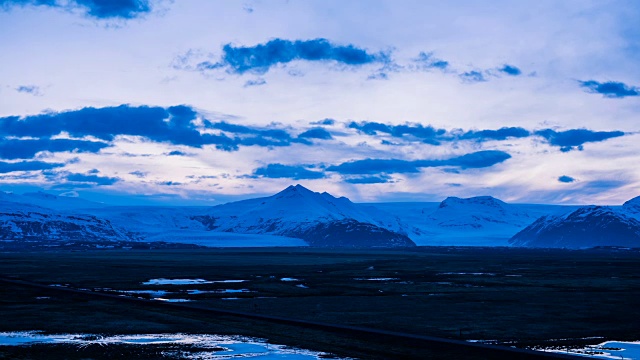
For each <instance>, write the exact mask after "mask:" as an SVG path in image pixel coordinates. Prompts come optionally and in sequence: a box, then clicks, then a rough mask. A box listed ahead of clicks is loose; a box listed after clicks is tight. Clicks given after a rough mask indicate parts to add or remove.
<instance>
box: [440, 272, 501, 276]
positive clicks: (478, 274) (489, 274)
mask: <svg viewBox="0 0 640 360" xmlns="http://www.w3.org/2000/svg"><path fill="white" fill-rule="evenodd" d="M436 275H473V276H482V275H486V276H496V274H494V273H485V272H443V273H437V274H436Z"/></svg>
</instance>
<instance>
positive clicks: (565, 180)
mask: <svg viewBox="0 0 640 360" xmlns="http://www.w3.org/2000/svg"><path fill="white" fill-rule="evenodd" d="M558 181H559V182H561V183H572V182H574V181H576V179H574V178H572V177H571V176H567V175H562V176H560V177H559V178H558Z"/></svg>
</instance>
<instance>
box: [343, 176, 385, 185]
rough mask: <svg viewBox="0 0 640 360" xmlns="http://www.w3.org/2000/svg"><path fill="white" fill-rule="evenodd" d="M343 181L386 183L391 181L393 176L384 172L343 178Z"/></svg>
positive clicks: (351, 182) (352, 182)
mask: <svg viewBox="0 0 640 360" xmlns="http://www.w3.org/2000/svg"><path fill="white" fill-rule="evenodd" d="M344 181H346V182H348V183H350V184H386V183H390V182H393V178H392V177H391V176H389V175H386V174H381V175H371V176H357V177H349V178H345V179H344Z"/></svg>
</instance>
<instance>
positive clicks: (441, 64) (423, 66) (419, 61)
mask: <svg viewBox="0 0 640 360" xmlns="http://www.w3.org/2000/svg"><path fill="white" fill-rule="evenodd" d="M413 62H414V63H415V65H416V67H417V68H418V69H420V70H431V69H438V70H447V69H448V68H449V62H448V61H444V60H441V59H438V58H435V57H433V53H432V52H429V53H425V52H421V53H420V54H418V57H417V58H415V59H413Z"/></svg>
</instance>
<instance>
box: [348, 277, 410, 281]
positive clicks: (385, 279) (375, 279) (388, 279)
mask: <svg viewBox="0 0 640 360" xmlns="http://www.w3.org/2000/svg"><path fill="white" fill-rule="evenodd" d="M353 280H358V281H394V280H400V279H398V278H385V277H379V278H354V279H353Z"/></svg>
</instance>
